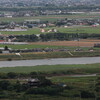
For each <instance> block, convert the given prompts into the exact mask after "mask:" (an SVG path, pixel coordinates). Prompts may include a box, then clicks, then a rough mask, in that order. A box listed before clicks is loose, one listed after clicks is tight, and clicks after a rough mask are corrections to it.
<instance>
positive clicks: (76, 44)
mask: <svg viewBox="0 0 100 100" xmlns="http://www.w3.org/2000/svg"><path fill="white" fill-rule="evenodd" d="M95 43H100V40H88V39H85V40H80V41H50V42H36V43H34V42H33V43H32V44H33V45H51V46H74V47H93V46H94V44H95Z"/></svg>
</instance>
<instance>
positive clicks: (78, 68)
mask: <svg viewBox="0 0 100 100" xmlns="http://www.w3.org/2000/svg"><path fill="white" fill-rule="evenodd" d="M34 71H35V72H46V73H47V72H48V73H52V72H56V73H57V72H58V73H59V72H60V71H61V72H63V73H64V72H65V73H66V74H67V73H68V71H72V73H74V74H75V73H79V74H83V73H91V74H92V73H100V64H84V65H81V64H80V65H42V66H32V67H13V68H12V67H11V68H8V67H7V68H0V72H4V73H8V72H17V73H29V72H34ZM69 74H70V72H69Z"/></svg>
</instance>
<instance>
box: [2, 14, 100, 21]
mask: <svg viewBox="0 0 100 100" xmlns="http://www.w3.org/2000/svg"><path fill="white" fill-rule="evenodd" d="M64 18H69V19H71V18H72V19H87V18H89V19H90V18H92V19H96V18H100V14H87V13H85V14H72V15H44V16H33V17H13V18H4V17H1V18H0V21H4V22H10V21H15V22H23V21H25V20H28V19H40V20H41V21H52V22H54V21H57V20H58V19H64Z"/></svg>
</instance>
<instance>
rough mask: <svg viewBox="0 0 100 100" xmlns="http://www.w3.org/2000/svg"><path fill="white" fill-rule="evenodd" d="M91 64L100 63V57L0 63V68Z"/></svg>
mask: <svg viewBox="0 0 100 100" xmlns="http://www.w3.org/2000/svg"><path fill="white" fill-rule="evenodd" d="M93 63H100V57H82V58H56V59H39V60H17V61H0V67H16V66H36V65H58V64H93Z"/></svg>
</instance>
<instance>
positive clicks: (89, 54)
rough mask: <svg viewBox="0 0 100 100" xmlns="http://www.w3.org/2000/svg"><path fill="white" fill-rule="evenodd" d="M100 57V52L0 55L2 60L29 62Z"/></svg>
mask: <svg viewBox="0 0 100 100" xmlns="http://www.w3.org/2000/svg"><path fill="white" fill-rule="evenodd" d="M97 56H100V52H99V51H95V52H91V51H86V52H83V51H82V52H79V51H77V52H33V53H21V56H19V55H16V54H14V53H13V54H0V60H1V61H3V60H8V61H11V60H27V59H28V60H29V59H47V58H68V57H97Z"/></svg>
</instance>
